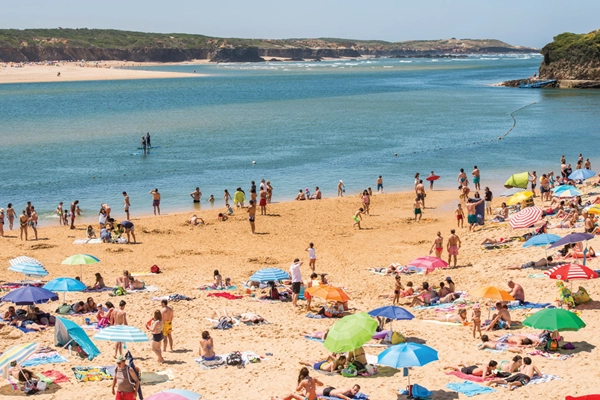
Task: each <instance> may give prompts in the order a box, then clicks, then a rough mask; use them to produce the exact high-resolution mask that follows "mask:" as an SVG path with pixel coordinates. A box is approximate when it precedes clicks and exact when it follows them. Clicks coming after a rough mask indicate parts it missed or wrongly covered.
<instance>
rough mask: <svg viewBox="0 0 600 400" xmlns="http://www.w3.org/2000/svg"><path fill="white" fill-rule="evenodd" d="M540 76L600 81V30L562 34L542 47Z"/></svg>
mask: <svg viewBox="0 0 600 400" xmlns="http://www.w3.org/2000/svg"><path fill="white" fill-rule="evenodd" d="M542 55H543V56H544V60H543V61H542V64H541V65H540V73H539V75H540V77H542V78H548V79H568V80H595V81H599V80H600V30H596V31H593V32H590V33H586V34H575V33H561V34H560V35H558V36H556V37H554V41H553V42H552V43H548V44H547V45H546V46H544V48H543V49H542Z"/></svg>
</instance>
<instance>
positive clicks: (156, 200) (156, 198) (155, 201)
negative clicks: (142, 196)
mask: <svg viewBox="0 0 600 400" xmlns="http://www.w3.org/2000/svg"><path fill="white" fill-rule="evenodd" d="M150 194H151V195H152V207H153V209H154V215H156V212H157V211H158V215H160V193H158V188H154V190H153V191H151V192H150Z"/></svg>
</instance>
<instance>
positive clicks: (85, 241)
mask: <svg viewBox="0 0 600 400" xmlns="http://www.w3.org/2000/svg"><path fill="white" fill-rule="evenodd" d="M98 243H102V239H99V238H93V239H77V240H75V241H73V244H98Z"/></svg>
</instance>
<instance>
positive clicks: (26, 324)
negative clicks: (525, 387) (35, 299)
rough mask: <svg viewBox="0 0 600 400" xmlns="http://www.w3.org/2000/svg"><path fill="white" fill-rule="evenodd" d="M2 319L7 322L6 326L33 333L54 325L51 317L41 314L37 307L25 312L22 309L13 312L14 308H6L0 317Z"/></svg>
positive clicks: (53, 319)
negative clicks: (28, 330)
mask: <svg viewBox="0 0 600 400" xmlns="http://www.w3.org/2000/svg"><path fill="white" fill-rule="evenodd" d="M2 319H3V320H4V321H6V322H8V325H12V326H16V327H17V328H24V329H30V330H33V331H41V330H43V329H45V328H46V327H48V326H49V325H54V321H55V318H54V317H53V316H51V315H50V314H48V313H44V312H42V311H41V310H40V309H39V308H38V307H35V308H34V309H33V310H30V311H27V310H23V309H19V310H15V307H14V306H10V307H8V310H7V311H5V312H4V314H3V315H2ZM2 326H4V324H3V325H2Z"/></svg>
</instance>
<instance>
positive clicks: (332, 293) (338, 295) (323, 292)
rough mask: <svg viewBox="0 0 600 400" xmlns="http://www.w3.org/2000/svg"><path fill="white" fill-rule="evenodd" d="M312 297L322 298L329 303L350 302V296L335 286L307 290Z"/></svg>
mask: <svg viewBox="0 0 600 400" xmlns="http://www.w3.org/2000/svg"><path fill="white" fill-rule="evenodd" d="M306 291H307V292H308V293H310V295H311V296H315V297H320V298H322V299H325V300H327V301H341V302H342V303H343V302H346V301H348V300H350V296H348V294H346V292H344V290H343V289H340V288H337V287H335V286H324V285H318V286H312V287H309V288H308V289H306Z"/></svg>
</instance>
